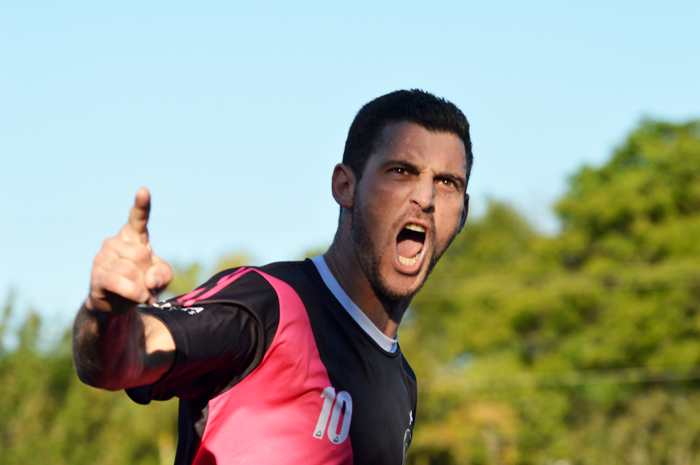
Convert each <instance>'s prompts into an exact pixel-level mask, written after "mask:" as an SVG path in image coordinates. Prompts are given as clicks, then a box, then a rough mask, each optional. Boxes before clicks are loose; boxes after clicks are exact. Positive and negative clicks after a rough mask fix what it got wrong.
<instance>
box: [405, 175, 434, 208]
mask: <svg viewBox="0 0 700 465" xmlns="http://www.w3.org/2000/svg"><path fill="white" fill-rule="evenodd" d="M411 202H413V203H415V204H417V205H418V206H419V207H420V209H421V210H423V211H425V212H427V211H429V210H431V209H432V208H433V207H434V206H435V185H434V184H433V182H432V180H431V179H428V178H427V177H423V176H421V177H419V178H418V179H417V180H416V183H415V185H414V186H413V190H412V191H411Z"/></svg>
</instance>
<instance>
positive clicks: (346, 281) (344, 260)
mask: <svg viewBox="0 0 700 465" xmlns="http://www.w3.org/2000/svg"><path fill="white" fill-rule="evenodd" d="M323 258H324V259H325V261H326V264H327V265H328V268H329V269H330V271H331V273H333V276H334V277H335V279H336V281H338V284H340V287H342V288H343V290H344V291H345V293H346V294H347V295H348V297H350V299H351V300H352V301H353V302H354V303H355V305H357V306H358V307H359V308H360V310H362V312H363V313H364V314H365V315H367V317H368V318H369V319H370V321H372V323H374V325H375V326H376V327H377V328H379V330H380V331H381V332H383V333H384V334H386V335H387V336H388V337H390V338H392V339H393V338H395V337H396V332H397V330H398V328H399V323H401V318H402V317H403V315H404V313H405V312H406V309H407V308H408V305H409V304H410V303H411V299H410V298H409V299H403V300H399V301H395V300H387V299H382V298H381V297H380V296H378V295H377V293H376V291H375V290H374V288H373V287H372V284H371V283H370V282H369V280H368V279H367V275H366V274H365V272H364V270H363V269H362V265H361V264H360V260H359V258H358V257H357V252H356V250H355V247H354V246H353V243H352V240H351V238H350V237H349V235H348V237H342V235H341V232H340V231H338V233H337V234H336V237H335V239H334V240H333V244H332V245H331V247H330V248H329V249H328V251H327V252H326V253H325V254H323Z"/></svg>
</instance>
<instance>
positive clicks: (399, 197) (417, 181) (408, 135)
mask: <svg viewBox="0 0 700 465" xmlns="http://www.w3.org/2000/svg"><path fill="white" fill-rule="evenodd" d="M377 145H378V147H377V150H376V151H375V152H374V153H373V154H372V155H371V156H370V158H369V160H368V161H367V165H366V167H365V171H364V173H363V175H362V178H361V179H360V181H359V183H358V184H357V186H356V188H355V194H354V199H353V217H352V241H353V244H354V245H355V250H356V252H357V255H358V259H359V261H360V264H361V266H362V268H363V271H364V273H365V275H366V276H367V278H368V280H369V282H370V284H371V285H372V287H373V288H374V291H375V292H376V293H377V295H378V296H379V297H380V298H381V299H383V300H390V301H396V300H402V299H406V298H410V297H412V296H413V295H414V294H415V293H416V292H418V290H419V289H420V288H421V286H422V285H423V283H424V282H425V279H426V278H427V277H428V274H429V273H430V271H431V270H432V268H433V267H434V266H435V264H436V263H437V261H438V259H439V258H440V256H441V255H442V254H443V252H445V250H446V249H447V247H448V246H449V245H450V243H451V242H452V240H453V239H454V237H455V235H456V234H457V232H458V228H459V225H460V220H461V218H462V214H463V212H465V210H464V209H465V208H466V200H465V199H466V197H465V191H466V154H465V150H464V143H463V142H462V140H461V139H460V138H459V136H457V135H455V134H452V133H447V132H431V131H428V130H427V129H425V128H423V127H422V126H419V125H417V124H413V123H393V124H390V125H388V126H387V127H386V128H384V130H383V131H382V137H381V138H380V140H379V141H378V144H377ZM465 213H466V212H465Z"/></svg>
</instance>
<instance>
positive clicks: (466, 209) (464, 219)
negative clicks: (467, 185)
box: [457, 192, 469, 233]
mask: <svg viewBox="0 0 700 465" xmlns="http://www.w3.org/2000/svg"><path fill="white" fill-rule="evenodd" d="M468 215H469V194H467V193H466V192H465V193H464V208H462V217H461V218H460V219H459V230H457V233H461V232H462V230H463V229H464V225H465V224H467V216H468Z"/></svg>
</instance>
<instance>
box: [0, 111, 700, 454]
mask: <svg viewBox="0 0 700 465" xmlns="http://www.w3.org/2000/svg"><path fill="white" fill-rule="evenodd" d="M556 212H557V213H558V214H559V216H560V218H561V221H562V231H561V233H559V234H558V235H556V236H555V237H546V236H543V235H541V234H539V233H538V232H537V231H536V230H535V229H534V228H533V227H531V226H530V225H529V224H528V223H527V221H525V219H523V217H522V216H520V215H519V214H518V213H517V212H516V211H514V210H513V209H512V208H511V207H510V206H508V205H505V204H502V203H499V202H495V201H492V202H491V203H490V204H489V207H488V210H487V212H486V214H485V215H484V216H483V217H481V218H478V219H476V220H473V219H472V220H470V222H469V223H468V225H467V228H466V229H465V231H464V232H463V233H462V234H460V236H458V238H457V239H456V240H455V242H454V244H453V245H452V247H451V248H450V249H449V250H448V251H447V253H446V254H445V256H444V257H443V259H442V261H441V262H440V263H439V264H438V266H437V267H436V269H435V270H434V272H433V274H432V275H431V277H430V279H429V280H428V282H427V283H426V285H425V288H424V289H423V290H422V291H421V293H419V294H418V295H417V296H416V298H415V300H414V302H413V305H412V307H411V309H410V310H409V312H408V314H407V315H406V318H405V321H404V324H403V325H402V328H401V339H400V341H401V347H402V350H403V351H404V352H405V353H406V356H407V358H408V360H409V361H410V362H411V365H412V366H413V368H414V370H415V371H416V374H417V376H418V379H419V397H420V398H419V405H418V412H417V420H416V430H415V434H414V440H413V444H412V445H411V449H410V452H409V463H411V464H413V465H422V464H435V465H438V464H440V465H452V464H454V465H457V464H465V465H466V464H470V465H487V464H489V465H490V464H494V465H496V464H499V465H506V464H517V465H530V464H533V465H534V464H538V465H540V464H541V465H574V464H577V465H578V464H580V465H588V464H591V465H593V464H596V465H597V464H610V465H614V464H632V465H645V464H669V465H686V464H694V463H700V416H699V415H697V414H696V412H700V390H699V389H698V388H699V387H700V240H699V239H700V122H690V123H687V124H678V125H675V124H668V123H662V122H654V121H643V122H642V123H641V124H640V126H639V127H638V128H637V129H636V130H635V131H634V132H632V133H631V134H630V135H629V137H628V138H627V139H626V141H625V142H624V143H623V144H622V145H621V146H620V147H619V148H618V149H616V150H615V151H614V153H613V156H612V158H611V160H610V161H609V162H608V163H607V164H605V165H604V166H602V167H599V168H594V167H584V168H582V169H581V170H580V171H579V172H578V173H577V174H575V175H574V176H573V177H572V178H571V180H570V188H569V190H568V192H567V193H566V195H564V196H563V198H562V199H561V200H560V202H559V203H558V204H557V205H556ZM321 252H322V251H321ZM308 255H316V251H313V252H311V253H310V254H307V256H308ZM249 261H250V257H248V256H246V255H245V254H242V253H236V254H231V255H229V256H225V257H223V258H222V259H221V261H220V262H219V263H218V264H217V266H216V267H215V268H216V270H213V271H218V270H219V269H225V268H229V267H232V266H239V265H242V264H244V263H248V262H249ZM174 270H175V279H174V281H173V283H172V284H171V286H170V288H169V290H168V293H169V295H179V294H182V293H185V292H188V291H190V290H191V289H193V288H195V287H196V286H197V285H198V284H199V283H200V282H201V281H202V280H203V278H206V276H204V273H203V271H202V267H200V266H199V265H197V264H192V265H189V266H175V267H174ZM11 312H12V303H11V300H9V301H8V303H7V304H6V305H5V309H4V311H3V314H2V315H3V316H2V319H0V338H2V337H3V336H4V335H6V331H7V329H6V328H7V324H6V323H7V320H8V317H9V315H10V313H11ZM39 329H40V321H39V318H38V317H37V316H36V315H34V314H31V315H30V316H29V317H28V318H27V319H26V320H25V323H24V325H23V326H22V328H21V329H20V331H19V333H18V334H17V336H18V337H17V339H18V340H19V343H18V345H17V347H16V348H13V349H12V350H8V349H2V348H3V347H5V345H4V344H2V340H0V379H1V380H2V383H0V396H1V397H0V398H2V401H1V402H0V458H1V459H0V460H1V462H2V463H3V464H10V465H13V464H26V463H52V464H127V463H128V464H165V463H172V461H173V458H174V449H175V440H176V439H175V435H176V404H175V403H174V402H166V403H159V402H154V403H152V405H150V406H148V407H143V406H139V405H136V404H134V403H132V402H131V401H130V400H129V399H128V398H127V396H126V395H124V394H123V393H110V392H104V391H99V390H96V389H92V388H89V387H87V386H85V385H83V384H81V383H80V381H78V379H77V377H76V376H75V374H74V372H73V367H72V361H71V354H70V344H69V335H68V334H66V336H65V338H64V339H63V340H62V341H61V342H60V344H58V346H56V347H54V348H53V349H52V350H50V351H46V350H42V349H41V348H40V347H39V346H38V344H37V342H38V338H39Z"/></svg>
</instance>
